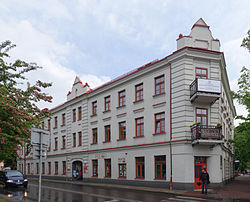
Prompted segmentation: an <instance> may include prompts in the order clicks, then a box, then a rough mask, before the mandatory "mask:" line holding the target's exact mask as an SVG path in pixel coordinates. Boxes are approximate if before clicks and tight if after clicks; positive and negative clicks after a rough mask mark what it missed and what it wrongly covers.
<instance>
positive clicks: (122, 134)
mask: <svg viewBox="0 0 250 202" xmlns="http://www.w3.org/2000/svg"><path fill="white" fill-rule="evenodd" d="M125 139H126V121H123V122H119V140H125Z"/></svg>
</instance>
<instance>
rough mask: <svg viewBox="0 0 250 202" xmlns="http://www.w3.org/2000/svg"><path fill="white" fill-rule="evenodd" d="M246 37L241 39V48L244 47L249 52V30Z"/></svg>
mask: <svg viewBox="0 0 250 202" xmlns="http://www.w3.org/2000/svg"><path fill="white" fill-rule="evenodd" d="M247 35H248V36H247V37H245V38H244V39H243V41H242V44H241V46H242V47H245V48H246V49H248V51H249V52H250V30H248V32H247Z"/></svg>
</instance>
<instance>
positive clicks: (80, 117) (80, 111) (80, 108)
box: [78, 107, 82, 121]
mask: <svg viewBox="0 0 250 202" xmlns="http://www.w3.org/2000/svg"><path fill="white" fill-rule="evenodd" d="M80 120H82V107H78V121H80Z"/></svg>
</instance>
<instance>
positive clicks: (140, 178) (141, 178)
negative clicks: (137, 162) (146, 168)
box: [135, 177, 145, 180]
mask: <svg viewBox="0 0 250 202" xmlns="http://www.w3.org/2000/svg"><path fill="white" fill-rule="evenodd" d="M135 180H145V178H144V177H136V178H135Z"/></svg>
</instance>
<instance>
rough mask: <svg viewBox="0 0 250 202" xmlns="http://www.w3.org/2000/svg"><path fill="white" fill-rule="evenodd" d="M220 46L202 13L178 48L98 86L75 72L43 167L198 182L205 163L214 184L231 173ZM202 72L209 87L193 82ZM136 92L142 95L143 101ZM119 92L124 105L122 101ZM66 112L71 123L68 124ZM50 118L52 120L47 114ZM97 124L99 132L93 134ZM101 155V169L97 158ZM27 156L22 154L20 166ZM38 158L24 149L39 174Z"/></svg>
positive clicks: (230, 111) (168, 182)
mask: <svg viewBox="0 0 250 202" xmlns="http://www.w3.org/2000/svg"><path fill="white" fill-rule="evenodd" d="M219 51H220V43H219V40H218V39H214V38H213V37H212V34H211V31H210V29H209V26H207V25H206V23H205V22H204V21H203V20H202V19H199V20H198V21H197V22H196V23H195V24H194V26H193V27H192V30H191V33H190V35H188V36H182V35H180V36H179V38H178V39H177V51H175V52H174V53H173V54H171V55H169V56H167V57H165V58H163V59H161V60H156V61H153V62H151V63H149V64H147V65H144V66H142V67H140V68H138V69H136V70H134V71H132V72H130V73H128V74H126V75H123V76H121V77H119V78H117V79H115V80H113V81H110V82H108V83H107V84H104V85H103V86H100V87H99V88H96V89H94V90H91V89H90V88H89V86H88V84H85V85H83V84H82V82H81V81H80V79H79V78H78V77H76V80H75V82H74V84H73V87H72V90H71V92H69V94H68V96H67V101H66V102H65V103H63V104H62V105H60V106H58V107H56V108H54V109H51V110H50V111H51V113H52V116H51V118H50V122H51V123H50V124H51V127H50V131H51V149H50V151H49V152H48V155H47V159H46V160H44V175H46V176H53V177H55V176H58V177H72V172H73V170H75V169H78V170H79V172H81V173H82V177H83V180H85V181H101V182H107V183H109V182H112V183H113V182H115V183H121V184H142V185H146V186H164V187H169V186H171V187H172V186H173V188H177V189H178V188H180V189H194V188H197V187H196V183H195V182H196V180H195V178H196V177H197V175H198V174H199V170H200V169H201V168H203V167H206V168H207V170H208V173H209V174H210V181H211V185H212V186H219V185H220V184H221V183H223V182H224V181H226V180H229V179H231V178H232V177H233V153H234V152H233V148H232V147H231V145H230V143H229V142H228V140H229V139H232V138H233V129H234V126H233V119H234V116H235V115H236V112H235V108H234V105H233V102H232V98H231V96H230V87H229V83H228V78H227V73H226V65H225V60H224V55H223V53H222V52H219ZM196 77H202V78H203V79H207V80H205V81H204V82H203V83H204V86H203V88H205V91H199V89H198V90H197V89H195V88H194V86H195V84H196V82H195V81H197V80H195V78H196ZM202 81H203V80H202ZM157 82H160V83H161V82H163V83H161V84H159V83H157ZM216 82H217V84H218V82H219V84H220V85H221V89H219V90H221V92H218V88H217V89H216V90H217V91H212V90H211V86H212V85H215V86H216ZM138 84H140V85H139V86H138ZM191 84H194V85H191ZM206 85H207V90H206ZM141 86H142V87H143V88H142V89H143V90H142V91H141V90H140V87H141ZM190 86H193V87H190ZM137 87H138V88H137ZM158 87H159V88H158ZM217 87H218V85H217ZM215 88H216V87H215ZM136 89H137V91H136ZM123 91H125V99H124V100H125V101H124V102H125V103H124V102H123V100H122V96H123V95H124V93H123ZM140 92H143V96H142V95H141V94H140ZM120 93H121V94H120ZM190 93H191V96H190ZM119 94H120V98H119ZM157 94H158V95H157ZM136 95H137V97H136ZM108 96H109V100H110V104H109V107H108V98H107V97H108ZM106 98H107V99H106ZM138 98H139V99H140V98H142V99H141V100H139V101H138V100H137V99H138ZM105 100H106V103H105ZM119 100H120V105H121V104H124V106H119ZM95 105H96V106H97V108H96V109H95V107H93V106H95ZM105 106H106V108H105ZM93 108H94V109H93ZM107 108H108V109H107ZM74 110H75V113H76V115H75V120H74V117H73V116H74V115H73V114H74ZM79 110H80V111H81V113H80V114H79V112H78V111H79ZM95 111H96V113H95ZM63 114H65V115H63ZM79 116H80V118H79ZM55 117H57V127H55V122H56V120H55ZM63 117H65V124H62V123H63V120H62V119H63ZM138 118H140V120H139V119H138ZM158 119H159V120H158ZM136 120H137V124H138V125H137V127H138V130H136ZM141 120H143V122H140V123H141V125H140V124H139V121H141ZM199 120H200V122H201V123H200V125H201V128H202V129H200V128H199V124H198V126H197V125H194V126H193V129H192V130H191V127H190V125H192V124H194V123H196V122H198V121H199ZM44 123H45V128H48V120H45V121H44ZM120 123H121V124H125V125H126V126H125V127H126V129H125V130H126V137H125V138H124V137H122V134H124V133H122V132H120V133H119V131H121V130H122V129H119V124H120ZM142 123H143V124H142ZM218 123H221V124H222V129H221V128H220V127H219V125H217V124H218ZM216 125H217V127H216ZM105 126H106V129H107V127H108V126H110V141H107V139H106V140H105ZM195 129H196V131H197V132H194V131H195ZM95 130H96V131H97V138H95V137H93V136H94V135H93V133H95ZM137 131H141V132H137ZM142 131H143V132H142ZM192 131H193V132H192ZM220 132H221V133H220ZM79 133H80V134H81V138H80V143H79ZM73 134H75V142H76V143H75V145H74V135H73ZM107 134H108V133H107ZM138 135H140V136H139V137H137V136H138ZM221 135H222V136H221ZM63 136H65V148H64V149H62V147H63V146H62V145H63ZM120 136H121V137H122V138H121V137H120ZM55 138H57V145H58V146H57V149H56V150H55V147H56V146H55V144H56V143H55ZM96 141H97V142H96ZM142 157H143V158H142ZM76 161H78V163H79V164H77V163H75V162H76ZM156 161H157V163H156ZM158 161H161V162H158ZM49 162H50V164H51V166H50V167H51V172H50V173H49ZM55 162H58V172H55V169H56V163H55ZM63 162H64V163H63ZM96 162H97V163H98V166H97V167H95V168H96V169H97V170H95V168H94V166H93V165H94V164H95V163H96ZM105 162H106V163H105ZM136 162H137V163H136ZM23 163H24V161H23V160H18V166H20V167H19V168H20V169H21V168H22V167H23ZM37 163H38V159H37V160H35V159H32V154H30V156H28V157H26V159H25V166H24V167H25V168H26V173H27V174H34V175H35V174H36V165H37ZM76 164H77V165H76ZM107 164H110V167H109V166H108V165H107ZM105 165H106V166H105ZM65 166H66V167H65ZM78 166H79V167H78ZM119 166H121V167H120V168H121V169H122V171H121V172H120V171H119V169H120V168H119ZM199 166H201V167H199ZM105 167H106V168H105ZM165 167H166V169H165ZM65 168H66V171H65V172H63V169H65ZM110 168H111V173H110V172H109V169H110ZM56 170H57V169H56ZM80 170H81V171H80ZM97 173H98V176H95V175H97ZM195 173H196V174H195ZM119 174H120V176H119ZM124 175H125V176H124Z"/></svg>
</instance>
